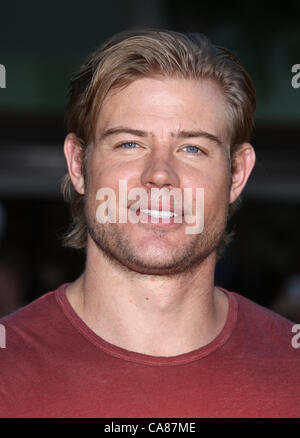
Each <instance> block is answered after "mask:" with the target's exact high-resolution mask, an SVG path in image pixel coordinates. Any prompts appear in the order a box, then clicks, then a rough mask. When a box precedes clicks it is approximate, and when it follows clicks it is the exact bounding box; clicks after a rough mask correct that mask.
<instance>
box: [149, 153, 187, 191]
mask: <svg viewBox="0 0 300 438" xmlns="http://www.w3.org/2000/svg"><path fill="white" fill-rule="evenodd" d="M141 182H142V184H143V185H144V186H145V187H147V188H148V189H151V188H152V187H158V188H163V187H167V188H170V189H171V188H172V187H178V186H179V176H178V173H177V172H176V170H175V167H174V163H173V160H172V158H171V157H170V155H169V154H168V153H154V152H153V153H152V155H151V157H149V159H148V161H147V163H146V164H145V168H144V170H143V172H142V175H141Z"/></svg>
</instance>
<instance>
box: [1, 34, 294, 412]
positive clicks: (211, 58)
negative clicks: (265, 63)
mask: <svg viewBox="0 0 300 438" xmlns="http://www.w3.org/2000/svg"><path fill="white" fill-rule="evenodd" d="M254 110H255V93H254V89H253V85H252V83H251V80H250V78H249V76H248V75H247V73H246V72H245V70H244V69H243V67H242V66H241V65H240V63H239V61H238V60H237V59H236V58H235V57H234V56H233V55H232V54H231V53H230V52H229V51H227V50H225V49H222V48H218V47H216V46H214V45H212V44H211V43H210V42H209V41H208V40H207V39H206V38H205V37H204V36H201V35H196V36H195V35H184V34H180V33H176V32H170V31H163V30H142V31H129V32H125V33H121V34H119V35H116V36H115V37H113V38H112V39H110V40H109V41H107V42H106V43H105V44H104V45H103V46H102V47H100V48H99V49H98V50H96V52H95V53H93V54H92V55H91V56H90V57H89V59H88V60H87V62H86V63H85V64H84V66H83V67H82V68H81V70H80V72H79V73H78V74H77V75H76V76H75V77H74V78H73V80H72V83H71V91H70V103H69V107H68V111H67V127H68V132H69V133H68V135H67V137H66V139H65V144H64V152H65V156H66V160H67V164H68V176H67V177H66V178H65V180H64V185H63V193H64V196H65V199H67V200H68V201H69V202H70V204H71V207H72V215H73V224H72V228H71V230H70V232H69V233H68V235H67V236H66V237H65V244H67V245H69V246H72V247H74V248H85V250H86V266H85V269H84V272H83V274H82V275H81V276H80V277H79V278H78V279H77V280H76V281H74V282H73V283H71V284H65V285H62V286H61V287H60V288H59V289H58V290H56V291H53V292H48V293H47V294H45V295H43V296H41V297H40V298H39V299H37V300H36V301H34V302H33V303H31V304H29V305H28V306H26V307H24V308H22V309H20V310H19V311H18V312H16V313H14V314H12V315H10V316H8V317H6V318H4V319H3V320H2V324H3V325H4V326H5V328H6V348H5V349H2V350H1V397H0V408H1V409H0V411H1V415H2V416H12V417H14V416H15V417H156V418H157V417H280V416H288V417H295V416H299V414H300V402H299V397H298V396H299V388H300V382H299V372H298V370H297V366H298V365H299V351H298V350H296V349H295V348H293V346H292V344H291V339H292V336H293V333H292V323H291V322H289V321H288V320H286V319H284V318H282V317H280V316H279V315H277V314H275V313H273V312H271V311H270V310H267V309H265V308H263V307H261V306H259V305H257V304H255V303H253V302H251V301H249V300H248V299H246V298H244V297H242V296H241V295H239V294H237V293H234V292H228V291H226V290H224V289H222V288H220V287H217V286H215V285H214V269H215V264H216V260H217V257H219V256H220V254H221V251H222V248H223V247H224V245H225V244H226V241H228V236H227V234H226V224H227V220H228V217H229V215H230V214H231V213H232V209H233V207H234V205H236V202H237V201H238V199H239V196H240V194H241V192H242V190H243V188H244V187H245V184H246V182H247V180H248V178H249V175H250V173H251V171H252V169H253V166H254V163H255V153H254V150H253V147H252V146H251V144H250V143H249V140H250V135H251V130H252V124H253V113H254ZM123 189H126V193H127V194H128V196H124V193H123V192H124V190H123ZM187 189H188V190H189V191H188V190H187ZM122 190H123V192H122ZM134 190H135V192H134ZM155 190H156V191H155ZM157 190H162V192H159V193H160V194H162V196H161V197H159V196H158V197H157V196H156V197H155V194H157ZM130 191H133V192H131V196H129V193H130ZM172 191H173V192H172ZM121 192H122V193H121ZM171 192H172V193H173V194H174V196H173V197H171V196H170V197H169V200H168V199H166V194H168V193H171ZM132 193H133V195H132ZM136 193H139V194H140V198H138V197H137V196H135V194H136ZM163 194H164V196H163ZM180 195H182V197H180ZM188 195H189V196H188ZM198 195H199V196H198ZM183 199H184V202H183ZM139 201H140V203H139ZM167 201H170V204H169V206H167ZM141 202H142V203H141ZM152 202H153V203H152ZM103 206H105V208H102V207H103ZM195 213H196V214H195ZM193 218H194V219H195V220H194V225H193V221H192V220H191V219H193ZM193 226H194V229H193ZM188 228H189V231H187V230H188ZM191 229H192V230H191Z"/></svg>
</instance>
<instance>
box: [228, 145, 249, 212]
mask: <svg viewBox="0 0 300 438" xmlns="http://www.w3.org/2000/svg"><path fill="white" fill-rule="evenodd" d="M232 159H233V163H234V166H233V172H232V179H231V189H230V201H229V203H230V204H231V203H232V202H234V201H235V200H236V199H237V198H238V197H239V196H240V194H241V193H242V191H243V189H244V187H245V185H246V182H247V181H248V178H249V176H250V174H251V172H252V169H253V167H254V164H255V159H256V157H255V152H254V149H253V147H252V146H251V144H250V143H243V144H242V145H241V146H240V147H239V149H238V150H237V151H236V153H235V154H234V157H232Z"/></svg>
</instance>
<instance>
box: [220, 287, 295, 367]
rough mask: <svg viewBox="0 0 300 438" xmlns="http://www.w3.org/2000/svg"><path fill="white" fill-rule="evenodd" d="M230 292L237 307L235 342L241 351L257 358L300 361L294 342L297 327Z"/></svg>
mask: <svg viewBox="0 0 300 438" xmlns="http://www.w3.org/2000/svg"><path fill="white" fill-rule="evenodd" d="M223 290H224V289H223ZM226 293H227V294H228V295H229V296H230V299H231V300H232V301H233V302H235V304H236V309H237V312H236V324H235V330H234V339H235V341H236V344H238V345H239V348H240V349H245V350H248V351H253V353H254V354H255V355H256V357H260V356H261V357H264V358H267V357H269V358H275V357H278V358H279V357H282V355H284V356H285V358H286V359H287V358H288V357H290V358H292V359H293V360H294V359H297V360H299V359H300V348H299V349H298V348H297V344H296V343H295V342H293V338H294V341H295V335H296V330H295V329H296V328H297V325H296V324H294V323H293V322H292V321H289V320H288V319H286V318H284V317H283V316H281V315H279V314H277V313H275V312H273V311H272V310H270V309H268V308H266V307H264V306H262V305H260V304H257V303H255V302H254V301H252V300H250V299H248V298H246V297H244V296H242V295H241V294H239V293H236V292H229V291H226ZM299 328H300V326H299ZM299 347H300V340H299Z"/></svg>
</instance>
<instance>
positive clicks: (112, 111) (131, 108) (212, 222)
mask: <svg viewBox="0 0 300 438" xmlns="http://www.w3.org/2000/svg"><path fill="white" fill-rule="evenodd" d="M226 123H227V119H226V102H225V98H224V96H223V94H222V92H221V90H220V89H219V87H218V85H217V84H216V83H214V82H212V81H209V80H203V81H197V82H196V81H192V80H185V79H170V78H162V77H157V78H143V79H138V80H136V81H134V82H133V83H131V84H130V85H128V86H127V87H126V88H124V89H122V90H114V91H113V92H111V93H110V94H109V95H108V96H107V97H106V99H105V101H104V103H103V107H102V108H101V112H100V116H99V119H98V123H97V128H96V136H95V138H96V140H95V144H94V145H92V149H91V151H90V155H89V158H88V163H87V179H86V181H85V194H86V197H85V199H86V204H85V212H86V219H87V225H88V232H89V237H88V245H95V244H96V246H97V247H98V248H99V249H100V250H101V251H103V252H104V254H105V255H106V256H108V257H109V258H110V259H111V260H112V261H115V262H116V261H117V262H119V264H121V265H123V266H124V267H127V268H129V269H130V270H133V271H136V272H140V273H144V274H158V275H160V274H164V275H166V274H169V275H170V274H175V273H180V272H184V271H187V270H188V269H190V268H192V267H194V266H196V265H198V264H199V263H201V262H202V261H203V260H205V259H206V258H207V256H209V255H211V254H213V253H215V250H216V247H217V245H218V243H219V242H220V239H221V238H222V236H223V234H224V231H225V227H226V222H227V214H228V205H229V199H230V180H231V175H230V161H229V138H228V127H227V124H226ZM116 128H118V131H117V132H114V133H113V130H115V129H116ZM119 128H120V129H119ZM130 130H131V132H129V131H130ZM133 131H136V132H133ZM205 133H206V134H205ZM207 134H208V135H207ZM120 180H125V181H126V183H127V190H128V192H129V191H130V190H131V189H133V188H142V189H144V190H146V192H147V193H149V194H150V191H151V189H152V188H158V189H161V188H167V189H169V190H170V189H172V188H176V189H179V190H180V191H181V192H182V195H183V197H184V189H185V188H190V189H192V194H193V203H192V206H193V213H195V203H196V188H202V189H203V190H204V229H203V231H202V232H201V233H195V234H187V232H186V226H187V225H188V224H187V223H186V222H185V220H184V216H183V218H182V223H177V224H176V225H170V224H168V225H161V223H158V224H155V223H151V220H150V221H149V222H150V223H141V222H138V223H131V222H130V221H129V220H128V221H127V222H126V223H118V222H117V223H105V224H101V223H99V222H98V220H97V219H96V211H97V207H98V206H99V201H97V200H96V194H97V191H98V190H99V189H101V188H112V189H113V190H114V192H115V194H116V200H117V204H116V205H117V208H116V212H117V218H118V213H119V181H120ZM131 206H132V201H128V200H126V203H125V204H124V203H123V204H122V205H121V208H123V209H127V210H128V211H129V210H130V207H131Z"/></svg>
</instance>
